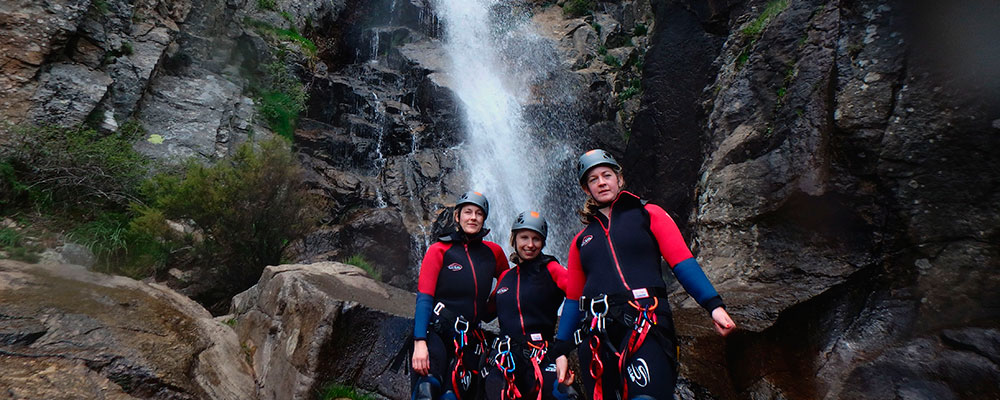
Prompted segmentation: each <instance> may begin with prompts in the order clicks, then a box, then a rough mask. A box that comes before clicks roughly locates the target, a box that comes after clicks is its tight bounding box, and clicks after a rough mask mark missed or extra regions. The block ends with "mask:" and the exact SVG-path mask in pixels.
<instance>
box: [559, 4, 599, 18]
mask: <svg viewBox="0 0 1000 400" xmlns="http://www.w3.org/2000/svg"><path fill="white" fill-rule="evenodd" d="M594 6H595V3H594V0H569V1H567V2H566V3H565V4H563V14H566V15H568V16H570V17H582V16H584V15H589V14H591V13H593V12H594Z"/></svg>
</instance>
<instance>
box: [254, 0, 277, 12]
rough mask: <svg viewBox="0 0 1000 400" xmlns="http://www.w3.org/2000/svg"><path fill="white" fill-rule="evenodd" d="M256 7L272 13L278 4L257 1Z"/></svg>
mask: <svg viewBox="0 0 1000 400" xmlns="http://www.w3.org/2000/svg"><path fill="white" fill-rule="evenodd" d="M257 7H260V9H262V10H268V11H274V10H275V9H277V7H278V3H277V1H275V0H257Z"/></svg>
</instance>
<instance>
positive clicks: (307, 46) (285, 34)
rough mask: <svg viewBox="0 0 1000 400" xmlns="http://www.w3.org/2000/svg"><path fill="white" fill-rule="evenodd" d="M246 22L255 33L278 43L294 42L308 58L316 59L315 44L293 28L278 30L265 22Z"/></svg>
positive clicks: (253, 20)
mask: <svg viewBox="0 0 1000 400" xmlns="http://www.w3.org/2000/svg"><path fill="white" fill-rule="evenodd" d="M289 18H290V16H289ZM246 22H247V24H249V25H250V26H252V27H253V28H254V29H256V30H257V32H259V33H261V34H263V35H268V36H271V37H272V38H274V39H276V40H279V41H281V40H285V41H291V42H294V43H296V44H298V46H299V48H301V49H302V51H303V52H304V53H305V54H306V55H308V56H309V57H316V51H317V47H316V43H314V42H313V41H312V40H309V39H308V38H306V37H304V36H302V34H300V33H299V31H298V30H296V29H295V27H294V26H290V27H289V28H279V27H276V26H274V25H271V24H269V23H267V22H264V21H259V20H255V19H247V20H246Z"/></svg>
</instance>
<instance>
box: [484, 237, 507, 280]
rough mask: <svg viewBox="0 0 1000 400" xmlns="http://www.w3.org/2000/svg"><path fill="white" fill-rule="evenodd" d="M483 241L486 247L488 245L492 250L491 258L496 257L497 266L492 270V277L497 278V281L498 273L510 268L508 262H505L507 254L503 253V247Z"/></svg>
mask: <svg viewBox="0 0 1000 400" xmlns="http://www.w3.org/2000/svg"><path fill="white" fill-rule="evenodd" d="M483 243H486V247H489V248H490V250H492V251H493V258H496V261H497V267H496V269H495V270H494V271H493V277H494V278H497V282H499V281H500V279H499V276H500V274H503V272H504V271H506V270H508V269H510V264H508V263H507V256H506V255H504V254H503V249H502V248H500V245H498V244H496V243H493V242H487V241H483Z"/></svg>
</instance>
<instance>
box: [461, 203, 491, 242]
mask: <svg viewBox="0 0 1000 400" xmlns="http://www.w3.org/2000/svg"><path fill="white" fill-rule="evenodd" d="M485 220H486V213H484V212H483V209H482V208H479V206H477V205H475V204H464V205H462V208H460V209H458V212H457V213H456V215H455V222H457V223H458V228H459V229H461V230H462V232H465V234H467V235H474V234H476V233H479V230H480V229H483V221H485Z"/></svg>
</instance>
